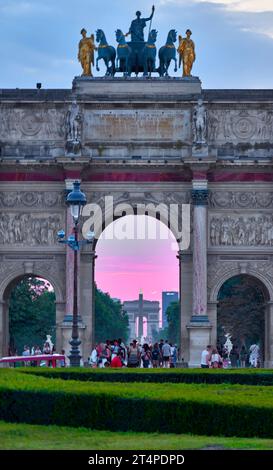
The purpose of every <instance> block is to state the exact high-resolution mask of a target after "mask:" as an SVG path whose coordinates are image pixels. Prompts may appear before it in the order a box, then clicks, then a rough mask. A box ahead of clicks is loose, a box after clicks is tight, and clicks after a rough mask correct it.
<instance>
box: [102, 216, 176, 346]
mask: <svg viewBox="0 0 273 470" xmlns="http://www.w3.org/2000/svg"><path fill="white" fill-rule="evenodd" d="M178 249H179V248H178V243H177V241H176V239H175V237H174V235H173V234H172V232H171V230H170V229H169V228H168V227H167V226H166V225H165V224H164V223H163V222H160V221H159V220H157V219H156V218H154V217H151V216H148V215H128V216H123V217H121V218H119V219H117V220H116V221H114V222H112V223H111V224H109V225H108V226H107V227H106V228H105V230H104V232H103V233H102V235H101V236H100V238H99V239H98V242H97V244H96V254H97V256H98V258H97V260H96V272H95V281H96V285H97V288H98V289H99V290H100V291H102V292H104V293H108V294H109V296H111V298H112V299H114V300H115V301H116V302H117V303H119V304H120V306H121V308H122V310H123V312H124V313H126V314H127V321H128V323H127V325H128V331H127V335H126V337H125V338H123V339H125V340H126V341H127V343H129V342H130V341H132V340H133V339H135V338H137V339H138V340H139V341H142V342H143V341H147V342H148V343H154V342H156V341H158V340H159V339H160V337H161V334H162V333H163V328H162V327H163V312H162V293H163V292H168V291H171V292H176V293H177V297H176V298H177V299H178V297H179V263H178V260H177V257H176V256H177V252H178ZM175 314H176V315H179V316H180V311H178V309H176V310H175ZM99 316H101V313H100V312H99V311H98V309H96V310H95V339H96V340H97V341H105V340H106V339H113V334H111V331H109V329H107V328H105V335H104V337H102V336H101V334H100V336H99V335H98V329H99V323H101V321H102V319H101V318H100V319H99V318H98V317H99ZM105 326H106V325H105ZM165 335H167V333H166V331H165ZM166 339H167V338H166Z"/></svg>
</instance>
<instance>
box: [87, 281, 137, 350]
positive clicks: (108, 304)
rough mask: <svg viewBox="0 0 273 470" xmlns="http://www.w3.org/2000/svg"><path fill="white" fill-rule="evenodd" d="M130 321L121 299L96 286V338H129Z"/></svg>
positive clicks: (102, 339)
mask: <svg viewBox="0 0 273 470" xmlns="http://www.w3.org/2000/svg"><path fill="white" fill-rule="evenodd" d="M128 326H129V322H128V316H127V314H126V312H123V310H122V305H121V303H120V301H116V300H113V299H112V298H111V297H110V295H109V294H107V293H104V292H102V291H101V290H99V289H98V288H97V287H95V340H96V342H101V341H105V340H106V339H110V340H111V339H114V338H122V339H123V340H125V341H126V340H127V338H128V334H129V328H128Z"/></svg>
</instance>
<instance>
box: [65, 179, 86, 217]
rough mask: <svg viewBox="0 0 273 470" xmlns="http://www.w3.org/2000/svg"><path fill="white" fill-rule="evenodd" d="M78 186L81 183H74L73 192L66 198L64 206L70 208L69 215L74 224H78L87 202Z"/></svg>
mask: <svg viewBox="0 0 273 470" xmlns="http://www.w3.org/2000/svg"><path fill="white" fill-rule="evenodd" d="M80 184H81V183H80V182H79V181H74V183H73V190H72V191H71V192H70V193H69V194H68V196H67V198H66V204H67V205H68V206H70V210H71V215H72V217H73V220H74V223H75V224H77V223H78V222H79V218H80V216H81V213H82V209H83V207H84V206H85V204H86V202H87V201H86V195H85V194H84V193H83V192H82V191H81V190H80Z"/></svg>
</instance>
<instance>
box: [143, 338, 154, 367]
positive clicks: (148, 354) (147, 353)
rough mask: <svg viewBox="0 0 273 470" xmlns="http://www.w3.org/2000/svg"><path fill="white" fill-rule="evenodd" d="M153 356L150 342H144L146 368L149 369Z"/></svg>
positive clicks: (144, 365) (144, 364)
mask: <svg viewBox="0 0 273 470" xmlns="http://www.w3.org/2000/svg"><path fill="white" fill-rule="evenodd" d="M151 358H152V356H151V351H150V348H149V346H148V344H144V345H143V351H142V356H141V359H142V363H143V367H144V369H148V367H149V365H150V361H151Z"/></svg>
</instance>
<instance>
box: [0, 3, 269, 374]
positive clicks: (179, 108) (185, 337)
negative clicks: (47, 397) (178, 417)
mask: <svg viewBox="0 0 273 470" xmlns="http://www.w3.org/2000/svg"><path fill="white" fill-rule="evenodd" d="M153 16H154V10H153V11H152V14H151V16H150V17H149V18H145V19H143V18H142V16H141V15H140V12H138V15H137V17H136V19H135V20H133V21H132V23H131V26H130V29H129V32H128V33H127V32H125V33H126V34H123V32H122V31H120V30H117V31H116V40H117V45H116V47H113V46H110V45H108V43H107V39H106V35H105V33H104V32H103V31H102V30H100V29H98V30H97V32H96V34H95V35H94V36H93V35H90V37H89V36H88V35H87V32H86V31H85V30H84V29H83V30H82V31H81V33H82V40H81V41H80V43H79V61H80V63H81V65H82V69H83V70H82V71H83V74H82V75H81V76H78V77H76V78H75V79H74V80H73V85H72V89H39V88H37V89H28V90H26V89H2V90H0V156H1V160H0V165H1V166H0V180H1V181H0V211H1V213H0V351H1V352H0V354H1V355H6V354H7V351H8V343H9V331H8V330H9V327H8V325H9V321H8V304H9V296H10V292H11V289H12V287H13V286H14V284H15V283H16V282H17V281H18V279H20V278H22V277H24V276H26V275H35V276H39V277H43V278H45V279H47V280H48V281H49V282H50V283H51V284H52V286H53V287H54V290H55V293H56V338H57V339H56V342H57V344H56V346H57V350H59V351H60V350H61V349H63V348H64V349H66V350H67V351H69V349H70V348H69V345H68V342H69V340H70V338H71V313H72V310H73V305H72V304H73V263H72V267H71V256H73V253H72V251H71V250H70V249H69V247H66V246H64V245H61V244H58V241H57V231H58V230H60V229H61V228H66V232H67V233H70V232H71V227H72V220H71V217H70V213H69V211H68V209H67V207H66V205H65V198H66V195H67V192H68V191H69V190H70V189H71V183H72V182H73V181H75V180H79V181H81V189H82V190H83V191H84V192H85V193H86V195H87V200H88V202H89V203H96V204H97V205H98V206H100V207H101V208H102V214H103V221H102V227H103V229H104V228H105V227H106V226H107V225H108V224H109V223H110V221H111V220H113V219H111V216H112V214H110V213H109V211H107V210H105V207H104V206H105V197H106V196H112V197H113V206H114V209H115V208H116V207H117V206H118V205H119V204H121V203H124V204H130V205H131V206H132V207H133V208H136V207H137V206H138V205H143V204H144V205H146V204H154V206H155V207H156V206H157V205H159V204H164V205H165V206H167V208H171V205H175V204H178V205H179V206H181V204H184V205H187V204H190V211H191V213H190V224H191V225H190V243H186V244H185V239H184V240H183V237H182V239H178V253H177V270H178V273H179V274H178V275H179V279H180V281H179V282H180V309H181V327H180V328H181V329H180V347H181V357H183V359H184V361H185V362H187V363H188V364H189V365H190V366H195V365H199V362H200V352H201V351H202V349H203V348H204V347H205V346H206V345H207V344H216V342H217V304H218V294H219V291H220V289H221V287H222V286H223V284H224V283H225V282H226V281H227V280H228V279H230V278H232V277H234V276H242V277H246V276H247V277H251V278H252V280H253V281H255V282H256V283H257V285H258V286H259V288H260V289H261V291H262V292H263V297H264V322H265V328H264V331H265V335H264V338H263V344H264V364H265V365H266V366H271V365H272V361H273V212H272V209H273V186H272V181H273V164H272V156H273V107H272V105H273V90H221V89H214V90H212V89H211V90H206V89H203V88H202V86H201V81H200V79H199V78H198V77H195V76H193V75H192V68H193V66H194V67H195V68H197V65H195V64H194V61H195V50H194V42H193V41H192V39H191V31H190V30H187V33H186V35H183V37H181V36H179V38H178V39H179V45H178V43H177V32H176V31H175V30H174V29H170V31H169V32H166V36H167V41H166V43H165V44H163V45H162V47H158V46H157V32H156V30H155V29H151V28H150V30H149V32H148V28H146V30H147V33H148V37H147V38H144V35H143V31H144V26H145V24H146V23H147V26H148V25H149V21H150V20H151V18H152V17H153ZM167 33H168V34H167ZM130 35H131V37H129V36H130ZM127 36H128V38H127ZM129 39H130V40H129ZM197 59H198V58H197ZM101 60H102V61H104V62H105V70H106V76H104V77H96V76H93V75H92V74H93V71H94V67H93V63H95V65H96V63H97V65H98V67H100V63H101ZM179 62H180V63H181V66H182V69H183V76H181V77H172V76H171V73H172V71H173V68H174V67H177V66H178V65H179ZM197 64H198V60H197ZM79 67H80V65H79ZM185 207H186V206H185ZM122 215H124V214H123V212H121V213H120V216H122ZM156 215H157V211H156V210H155V211H154V216H156ZM164 222H165V223H167V224H169V222H168V220H167V219H166V220H165V221H164ZM169 225H170V224H169ZM175 235H176V234H175ZM95 258H96V240H94V243H93V245H91V246H90V245H86V246H85V247H83V249H82V251H81V252H80V254H79V293H80V295H79V312H80V318H79V331H80V339H81V349H82V351H81V352H82V355H83V358H84V359H85V360H86V359H87V357H88V356H89V354H90V349H91V345H92V342H93V341H92V338H93V334H94V298H93V292H94V289H93V285H94V276H95ZM245 302H248V299H247V298H245Z"/></svg>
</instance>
